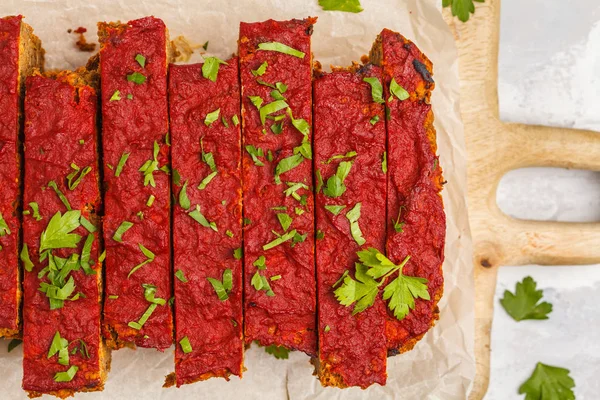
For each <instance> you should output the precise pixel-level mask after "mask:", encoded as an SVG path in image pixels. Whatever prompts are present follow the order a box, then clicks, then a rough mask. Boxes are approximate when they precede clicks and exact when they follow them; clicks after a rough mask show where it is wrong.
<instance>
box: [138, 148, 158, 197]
mask: <svg viewBox="0 0 600 400" xmlns="http://www.w3.org/2000/svg"><path fill="white" fill-rule="evenodd" d="M159 150H160V147H159V145H158V143H157V142H156V140H155V141H154V150H153V152H152V156H153V159H152V160H147V161H146V162H145V163H144V165H142V166H141V167H140V169H139V170H138V171H140V172H142V173H143V174H144V186H148V185H150V186H152V187H156V182H155V181H154V175H153V174H154V172H155V171H158V152H159Z"/></svg>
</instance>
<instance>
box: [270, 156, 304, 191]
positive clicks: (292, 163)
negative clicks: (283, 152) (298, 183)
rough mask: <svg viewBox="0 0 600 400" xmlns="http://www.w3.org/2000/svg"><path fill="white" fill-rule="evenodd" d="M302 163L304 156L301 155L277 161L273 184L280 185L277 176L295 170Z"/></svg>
mask: <svg viewBox="0 0 600 400" xmlns="http://www.w3.org/2000/svg"><path fill="white" fill-rule="evenodd" d="M302 161H304V156H303V155H302V154H294V155H292V156H289V157H286V158H284V159H283V160H281V161H279V163H278V164H277V167H275V182H276V183H278V184H279V183H281V180H280V178H279V176H280V175H281V174H284V173H286V172H288V171H290V170H292V169H294V168H296V167H297V166H298V165H300V164H302Z"/></svg>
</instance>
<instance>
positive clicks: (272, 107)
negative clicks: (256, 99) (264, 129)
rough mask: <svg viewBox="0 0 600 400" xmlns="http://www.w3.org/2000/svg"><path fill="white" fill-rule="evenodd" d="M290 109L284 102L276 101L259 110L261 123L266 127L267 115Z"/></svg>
mask: <svg viewBox="0 0 600 400" xmlns="http://www.w3.org/2000/svg"><path fill="white" fill-rule="evenodd" d="M288 107H289V106H288V103H286V102H285V101H284V100H275V101H273V102H271V103H269V104H266V105H264V106H262V107H260V109H259V110H258V112H259V114H260V122H261V123H262V124H263V125H264V124H265V122H266V118H267V115H271V114H274V113H276V112H278V111H281V110H283V109H285V108H288Z"/></svg>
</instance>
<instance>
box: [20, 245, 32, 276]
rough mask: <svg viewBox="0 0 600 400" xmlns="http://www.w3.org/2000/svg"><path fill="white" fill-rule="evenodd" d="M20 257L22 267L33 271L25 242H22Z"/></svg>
mask: <svg viewBox="0 0 600 400" xmlns="http://www.w3.org/2000/svg"><path fill="white" fill-rule="evenodd" d="M20 259H21V261H22V262H23V268H25V271H27V272H31V271H33V263H32V262H31V258H29V247H27V243H23V248H22V249H21V254H20Z"/></svg>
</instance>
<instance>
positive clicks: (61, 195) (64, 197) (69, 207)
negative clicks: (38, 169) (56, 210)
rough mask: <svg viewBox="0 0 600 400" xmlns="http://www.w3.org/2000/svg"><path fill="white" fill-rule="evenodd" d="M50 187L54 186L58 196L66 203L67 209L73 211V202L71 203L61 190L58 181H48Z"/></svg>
mask: <svg viewBox="0 0 600 400" xmlns="http://www.w3.org/2000/svg"><path fill="white" fill-rule="evenodd" d="M48 187H49V188H52V189H53V190H54V192H55V193H56V195H57V196H58V198H59V199H60V201H61V202H62V203H63V204H64V206H65V207H66V208H67V210H69V211H71V210H72V208H71V204H70V203H69V200H68V199H67V197H66V196H65V195H64V194H63V192H61V190H60V189H59V188H58V185H57V184H56V182H54V181H50V182H48Z"/></svg>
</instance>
